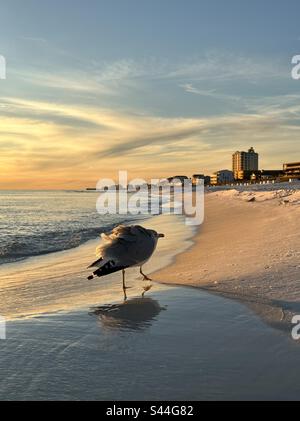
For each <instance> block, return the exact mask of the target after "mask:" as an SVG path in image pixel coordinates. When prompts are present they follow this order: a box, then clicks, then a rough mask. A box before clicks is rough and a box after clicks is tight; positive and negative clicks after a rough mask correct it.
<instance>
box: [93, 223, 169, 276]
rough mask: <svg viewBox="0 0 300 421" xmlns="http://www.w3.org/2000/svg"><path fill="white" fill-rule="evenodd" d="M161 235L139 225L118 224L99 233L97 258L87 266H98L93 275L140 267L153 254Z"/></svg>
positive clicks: (104, 274) (103, 274)
mask: <svg viewBox="0 0 300 421" xmlns="http://www.w3.org/2000/svg"><path fill="white" fill-rule="evenodd" d="M162 237H164V235H163V234H158V233H157V232H156V231H154V230H149V229H146V228H143V227H141V226H139V225H133V226H124V225H120V226H118V227H116V228H114V229H113V230H112V232H110V233H107V234H102V235H101V238H102V244H101V245H100V246H99V247H98V248H97V250H96V255H97V257H98V260H97V261H95V262H94V263H93V264H92V265H90V266H89V268H98V269H97V270H96V271H95V272H94V275H95V276H99V277H102V276H106V275H109V274H111V273H114V272H118V271H120V270H125V269H127V268H129V267H138V266H139V267H142V266H143V265H144V264H145V263H146V262H147V261H148V260H149V259H150V258H151V256H152V255H153V253H154V251H155V249H156V246H157V242H158V240H159V238H162ZM141 273H142V272H141ZM92 278H93V277H90V278H89V279H92Z"/></svg>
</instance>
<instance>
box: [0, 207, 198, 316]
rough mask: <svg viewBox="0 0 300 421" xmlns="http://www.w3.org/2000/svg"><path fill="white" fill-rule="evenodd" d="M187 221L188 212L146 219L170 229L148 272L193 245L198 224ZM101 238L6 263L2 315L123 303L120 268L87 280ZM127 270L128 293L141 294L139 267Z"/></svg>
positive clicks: (1, 275) (158, 227)
mask: <svg viewBox="0 0 300 421" xmlns="http://www.w3.org/2000/svg"><path fill="white" fill-rule="evenodd" d="M183 220H184V218H183V217H178V216H172V217H171V218H170V217H169V216H166V215H161V216H156V217H152V218H149V219H147V220H145V221H144V222H143V225H144V226H146V227H148V228H151V229H156V230H157V231H160V232H165V233H166V236H167V238H166V239H164V240H163V241H160V242H159V244H158V248H157V250H156V252H155V254H154V256H153V257H152V259H151V261H150V262H149V263H148V264H146V265H145V267H144V270H145V273H148V274H150V273H151V272H154V271H157V270H159V269H161V268H162V267H165V266H168V265H169V264H171V263H172V261H173V259H174V256H176V254H178V253H180V252H183V251H184V250H186V249H187V248H189V247H190V245H191V237H192V234H193V229H192V228H188V229H187V227H186V226H185V224H184V222H183ZM99 241H100V240H90V241H88V242H87V243H85V244H83V245H81V246H79V247H76V248H73V249H70V250H66V251H60V252H57V253H51V254H47V255H43V256H36V257H31V258H28V259H26V260H24V261H21V262H15V263H7V264H5V265H1V267H0V278H1V284H0V300H1V302H2V305H1V315H2V316H4V317H6V319H7V320H8V321H9V320H20V319H24V318H25V319H26V318H34V317H39V316H40V315H47V314H49V313H64V312H69V311H74V310H76V309H83V308H87V307H90V306H93V305H98V304H105V303H115V302H120V300H121V299H123V291H122V281H121V275H120V273H115V274H112V275H109V276H107V277H105V278H101V279H96V280H95V281H87V276H88V275H89V271H88V270H87V269H86V268H87V266H88V265H89V264H90V262H91V261H92V260H93V259H94V256H95V248H96V246H98V244H99ZM175 244H176V248H175V246H174V245H175ZM178 245H179V246H178ZM174 249H175V251H174ZM126 274H127V275H126V280H127V284H128V286H129V287H130V289H129V291H128V298H132V297H137V296H141V294H142V292H143V287H144V285H145V283H143V282H142V280H141V276H140V275H139V271H138V270H137V269H136V268H133V269H128V270H127V271H126ZM162 289H164V290H165V289H168V287H167V286H163V285H159V284H156V285H155V287H154V288H153V291H154V290H155V291H160V290H162ZM148 295H149V296H150V295H151V292H150V293H148V294H147V296H148Z"/></svg>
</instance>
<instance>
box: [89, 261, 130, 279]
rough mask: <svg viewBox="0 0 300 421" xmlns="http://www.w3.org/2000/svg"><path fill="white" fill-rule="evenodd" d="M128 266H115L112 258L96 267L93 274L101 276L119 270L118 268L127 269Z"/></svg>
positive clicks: (91, 277)
mask: <svg viewBox="0 0 300 421" xmlns="http://www.w3.org/2000/svg"><path fill="white" fill-rule="evenodd" d="M127 268H128V266H116V265H115V262H114V261H113V260H110V261H109V262H107V263H105V264H104V265H103V266H101V267H100V268H99V269H97V270H96V271H95V272H94V273H93V275H94V276H98V278H101V277H102V276H106V275H110V274H111V273H115V272H119V271H120V270H124V269H127ZM94 276H90V277H89V278H88V279H93V277H94Z"/></svg>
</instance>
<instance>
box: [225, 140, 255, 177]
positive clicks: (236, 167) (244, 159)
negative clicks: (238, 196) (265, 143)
mask: <svg viewBox="0 0 300 421" xmlns="http://www.w3.org/2000/svg"><path fill="white" fill-rule="evenodd" d="M258 162H259V155H258V153H257V152H255V150H254V148H253V147H251V148H250V149H249V150H248V152H240V151H237V152H235V153H234V154H233V155H232V171H233V174H234V178H235V180H244V173H245V171H258Z"/></svg>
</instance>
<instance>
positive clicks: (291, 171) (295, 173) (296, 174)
mask: <svg viewBox="0 0 300 421" xmlns="http://www.w3.org/2000/svg"><path fill="white" fill-rule="evenodd" d="M283 172H284V175H285V177H287V178H289V179H293V178H294V179H300V162H291V163H289V164H283Z"/></svg>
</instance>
